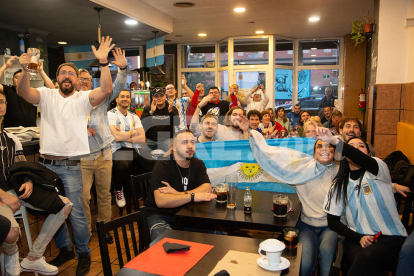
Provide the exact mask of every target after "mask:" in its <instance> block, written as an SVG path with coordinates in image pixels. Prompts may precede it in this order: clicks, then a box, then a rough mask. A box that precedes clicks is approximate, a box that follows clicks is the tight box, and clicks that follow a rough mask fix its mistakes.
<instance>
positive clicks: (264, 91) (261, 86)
mask: <svg viewBox="0 0 414 276" xmlns="http://www.w3.org/2000/svg"><path fill="white" fill-rule="evenodd" d="M259 86H260V89H262V91H263V93H264V94H265V93H266V90H265V89H264V85H263V84H261V85H259Z"/></svg>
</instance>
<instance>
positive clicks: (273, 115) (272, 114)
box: [265, 107, 276, 122]
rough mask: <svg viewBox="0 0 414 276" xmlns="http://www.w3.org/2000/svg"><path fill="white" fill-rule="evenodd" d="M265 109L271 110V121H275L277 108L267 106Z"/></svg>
mask: <svg viewBox="0 0 414 276" xmlns="http://www.w3.org/2000/svg"><path fill="white" fill-rule="evenodd" d="M265 111H268V112H269V114H270V121H271V122H274V121H275V119H276V118H275V110H274V109H273V108H271V107H268V108H266V110H265Z"/></svg>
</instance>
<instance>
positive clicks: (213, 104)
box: [193, 86, 230, 124]
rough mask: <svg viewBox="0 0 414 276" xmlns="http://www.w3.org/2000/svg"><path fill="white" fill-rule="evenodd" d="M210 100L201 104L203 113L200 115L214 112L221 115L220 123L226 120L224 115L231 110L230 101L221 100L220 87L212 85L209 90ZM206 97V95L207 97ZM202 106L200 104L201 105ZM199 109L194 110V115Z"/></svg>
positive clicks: (218, 115)
mask: <svg viewBox="0 0 414 276" xmlns="http://www.w3.org/2000/svg"><path fill="white" fill-rule="evenodd" d="M208 95H209V96H210V97H209V102H206V103H205V104H204V105H202V106H201V113H199V114H200V116H204V115H206V114H210V113H211V114H214V115H216V116H217V117H219V121H220V124H222V123H223V121H224V116H225V115H226V113H227V112H228V111H229V110H230V103H229V102H228V101H220V96H221V93H220V90H219V89H218V87H216V86H213V87H210V88H209V90H208ZM205 98H206V97H204V99H205ZM199 106H200V105H199ZM196 113H197V111H194V115H195V114H196ZM194 115H193V116H194Z"/></svg>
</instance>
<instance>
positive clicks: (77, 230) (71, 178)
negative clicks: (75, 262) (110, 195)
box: [41, 163, 91, 255]
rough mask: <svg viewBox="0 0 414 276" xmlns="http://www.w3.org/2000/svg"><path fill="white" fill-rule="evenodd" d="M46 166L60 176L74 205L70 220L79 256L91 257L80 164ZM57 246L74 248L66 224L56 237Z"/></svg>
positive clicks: (67, 195)
mask: <svg viewBox="0 0 414 276" xmlns="http://www.w3.org/2000/svg"><path fill="white" fill-rule="evenodd" d="M41 164H42V163H41ZM44 166H45V167H46V168H48V169H49V170H52V171H54V172H55V173H56V174H57V175H59V177H60V178H61V179H62V182H63V186H64V187H65V194H66V197H67V198H68V199H69V200H70V201H71V202H72V203H73V206H72V212H71V213H70V215H69V219H70V222H71V223H72V232H73V237H74V238H75V243H76V252H77V254H78V255H79V253H88V254H89V255H90V254H91V249H90V248H89V246H88V243H89V238H90V236H89V227H88V221H87V219H86V215H85V211H84V210H83V206H82V172H81V165H80V163H79V164H78V165H76V166H52V165H47V164H45V165H44ZM55 244H56V247H58V248H65V247H66V248H69V247H72V241H71V240H70V236H69V232H68V228H67V225H66V223H65V225H64V226H63V228H62V229H60V230H59V232H58V233H57V235H56V236H55Z"/></svg>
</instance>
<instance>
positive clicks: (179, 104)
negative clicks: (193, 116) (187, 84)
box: [174, 97, 191, 131]
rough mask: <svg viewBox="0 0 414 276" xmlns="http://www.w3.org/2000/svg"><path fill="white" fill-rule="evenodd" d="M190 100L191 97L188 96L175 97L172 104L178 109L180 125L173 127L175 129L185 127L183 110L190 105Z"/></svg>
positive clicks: (185, 121)
mask: <svg viewBox="0 0 414 276" xmlns="http://www.w3.org/2000/svg"><path fill="white" fill-rule="evenodd" d="M190 100H191V99H190V98H189V97H182V98H175V100H174V106H175V108H177V110H178V116H180V125H179V126H177V127H176V128H175V131H179V130H183V129H186V128H187V120H186V115H185V111H186V110H187V107H188V106H189V105H190Z"/></svg>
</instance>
